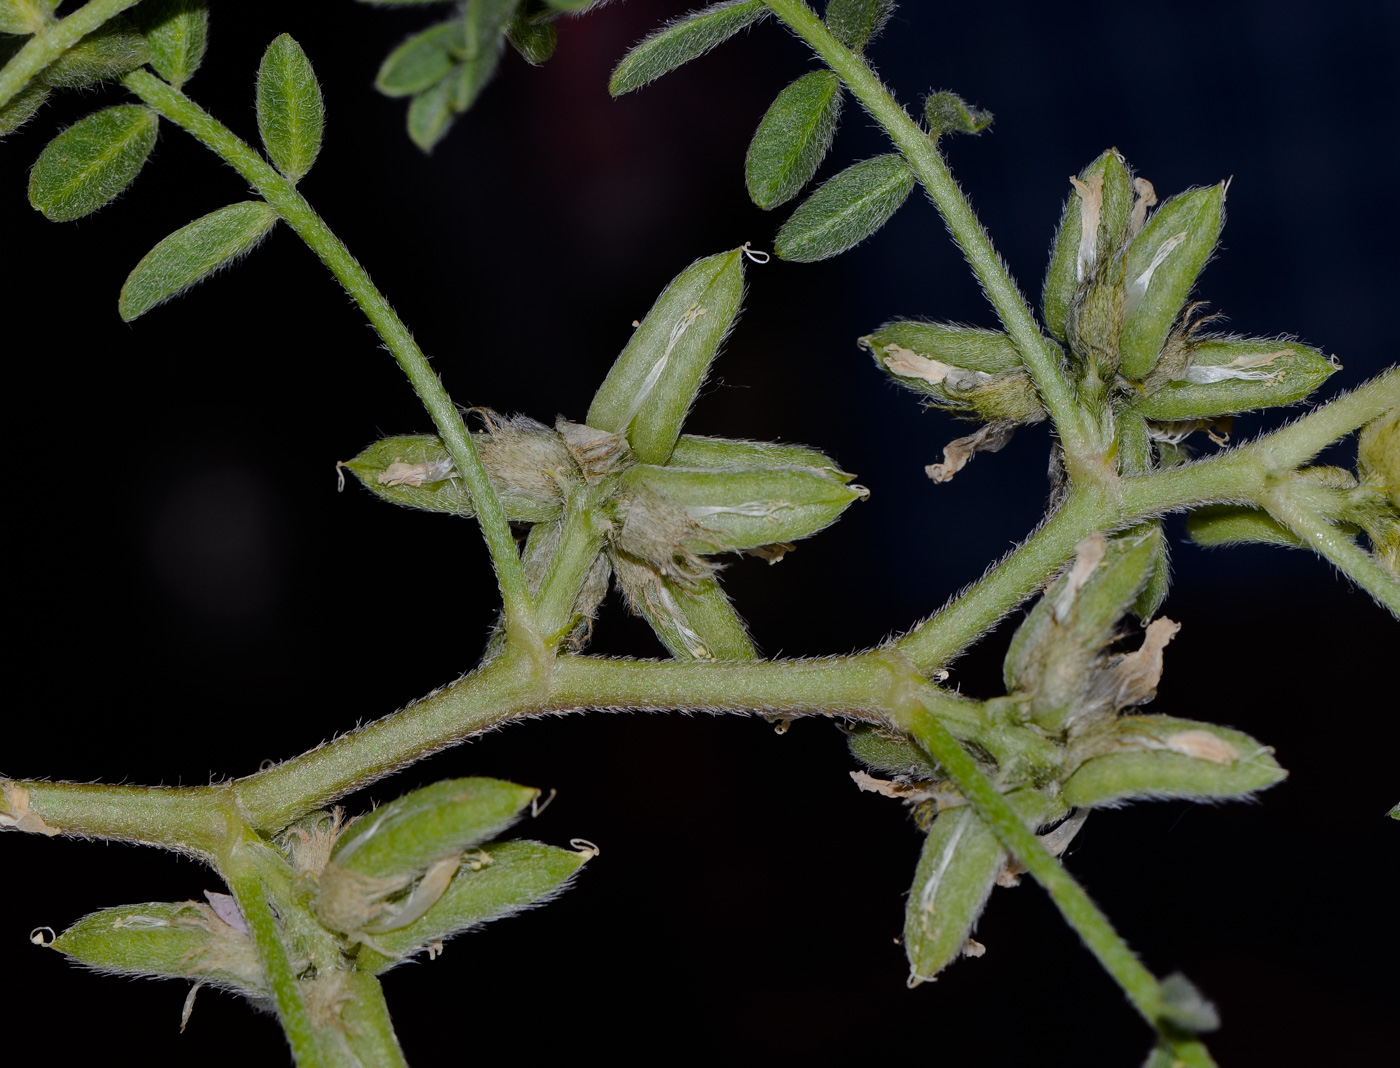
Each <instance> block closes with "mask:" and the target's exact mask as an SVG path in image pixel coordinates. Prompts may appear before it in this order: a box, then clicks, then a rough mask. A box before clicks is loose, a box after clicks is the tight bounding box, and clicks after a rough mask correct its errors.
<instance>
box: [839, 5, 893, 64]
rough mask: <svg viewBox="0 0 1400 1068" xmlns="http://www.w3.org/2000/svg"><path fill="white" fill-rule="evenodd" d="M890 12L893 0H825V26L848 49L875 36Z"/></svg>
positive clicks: (862, 45)
mask: <svg viewBox="0 0 1400 1068" xmlns="http://www.w3.org/2000/svg"><path fill="white" fill-rule="evenodd" d="M893 12H894V0H828V2H827V5H826V13H825V15H823V16H822V17H823V19H824V20H825V22H826V28H827V29H828V30H830V31H831V36H833V37H835V38H836V39H837V40H838V41H840V42H841V43H842V44H843V45H845V46H846V47H847V48H849V49H850V50H851V51H852V52H859V51H861V50H863V49H864V48H865V46H866V45H867V44H869V43H870V42H871V40H873V39H874V38H875V37H877V36H879V33H880V31H881V30H883V29H884V28H885V23H887V22H889V20H890V15H891V14H892V13H893Z"/></svg>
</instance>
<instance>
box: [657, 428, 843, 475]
mask: <svg viewBox="0 0 1400 1068" xmlns="http://www.w3.org/2000/svg"><path fill="white" fill-rule="evenodd" d="M670 462H671V465H672V466H675V467H704V468H722V469H729V470H734V469H738V468H748V467H810V468H811V469H812V470H814V471H819V472H821V473H822V474H823V475H825V476H826V477H827V478H834V479H836V480H837V481H838V482H843V483H844V482H851V481H854V479H855V477H856V476H855V475H852V474H850V473H849V472H846V471H842V470H841V468H840V467H838V466H837V465H836V461H835V460H833V459H831V458H830V457H829V456H826V455H825V454H823V453H820V452H818V451H817V450H816V449H809V448H807V447H806V446H805V445H779V444H777V443H774V442H766V441H741V440H738V439H736V438H708V437H701V436H699V435H696V434H682V435H681V436H680V438H679V439H678V440H677V441H676V448H675V450H674V451H673V452H672V453H671V461H670Z"/></svg>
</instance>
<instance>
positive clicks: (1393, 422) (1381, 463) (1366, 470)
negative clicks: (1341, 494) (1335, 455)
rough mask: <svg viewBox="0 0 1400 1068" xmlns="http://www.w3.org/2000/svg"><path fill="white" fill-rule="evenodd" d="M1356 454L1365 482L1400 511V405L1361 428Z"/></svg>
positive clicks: (1358, 467)
mask: <svg viewBox="0 0 1400 1068" xmlns="http://www.w3.org/2000/svg"><path fill="white" fill-rule="evenodd" d="M1356 455H1357V473H1358V474H1359V475H1360V476H1361V482H1362V484H1363V485H1365V486H1366V487H1367V488H1368V489H1373V490H1376V491H1378V492H1380V493H1382V494H1384V495H1385V497H1386V499H1387V500H1388V501H1390V505H1391V507H1392V508H1394V509H1396V510H1397V511H1400V409H1394V410H1392V411H1391V412H1390V413H1389V414H1388V415H1383V416H1381V417H1380V418H1379V419H1373V420H1372V421H1371V422H1369V423H1367V424H1366V425H1365V426H1364V427H1363V428H1362V430H1361V437H1360V439H1359V440H1358V441H1357V443H1356Z"/></svg>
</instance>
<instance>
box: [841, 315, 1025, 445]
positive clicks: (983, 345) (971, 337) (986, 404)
mask: <svg viewBox="0 0 1400 1068" xmlns="http://www.w3.org/2000/svg"><path fill="white" fill-rule="evenodd" d="M859 344H860V346H861V347H862V348H864V349H867V350H868V351H869V352H870V354H871V355H872V356H873V357H874V359H875V365H876V366H877V367H879V368H880V370H882V371H884V372H885V373H886V374H888V375H889V376H890V377H891V378H893V379H894V380H895V381H896V382H898V383H899V384H900V385H902V386H905V387H907V388H909V389H913V390H916V391H918V392H920V393H923V394H924V395H925V396H927V397H929V398H930V403H932V404H934V405H936V406H937V407H940V408H946V409H949V410H950V411H955V412H959V411H960V412H967V413H968V414H969V415H975V416H976V417H977V418H981V419H985V420H988V421H991V422H1003V421H1008V422H1014V423H1036V422H1039V421H1040V420H1042V419H1044V418H1045V411H1044V409H1043V408H1042V407H1041V406H1040V398H1039V397H1038V396H1037V394H1036V392H1035V387H1034V386H1033V385H1032V384H1031V380H1030V376H1029V375H1028V374H1027V373H1026V370H1025V368H1024V366H1023V365H1022V363H1021V357H1020V356H1019V355H1018V354H1017V352H1016V347H1015V346H1014V345H1013V344H1012V343H1011V339H1010V338H1009V337H1007V336H1006V335H1005V334H1003V333H1001V332H1000V331H998V330H981V329H977V328H975V327H968V326H949V325H944V324H942V323H920V322H911V321H907V320H905V321H900V322H893V323H889V324H887V325H885V326H883V327H881V328H880V329H879V330H878V331H876V332H875V333H874V334H871V335H869V336H867V337H863V338H861V339H860V341H859Z"/></svg>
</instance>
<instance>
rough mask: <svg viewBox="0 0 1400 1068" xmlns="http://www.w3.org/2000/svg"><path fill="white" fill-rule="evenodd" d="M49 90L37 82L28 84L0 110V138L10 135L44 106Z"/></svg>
mask: <svg viewBox="0 0 1400 1068" xmlns="http://www.w3.org/2000/svg"><path fill="white" fill-rule="evenodd" d="M49 93H50V89H49V87H48V86H47V85H43V84H41V83H39V82H30V83H29V84H28V85H26V86H25V87H24V88H23V89H21V90H20V91H19V92H18V93H16V94H15V95H14V96H12V97H10V102H9V103H8V104H6V105H5V106H4V107H3V108H0V137H4V136H6V135H7V134H12V133H14V132H15V131H16V130H18V129H19V128H20V127H21V126H23V125H24V124H25V123H26V122H28V121H29V120H30V119H32V118H33V117H34V113H35V112H37V111H38V110H39V109H40V108H41V107H43V106H44V101H45V100H47V99H48V98H49Z"/></svg>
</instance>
